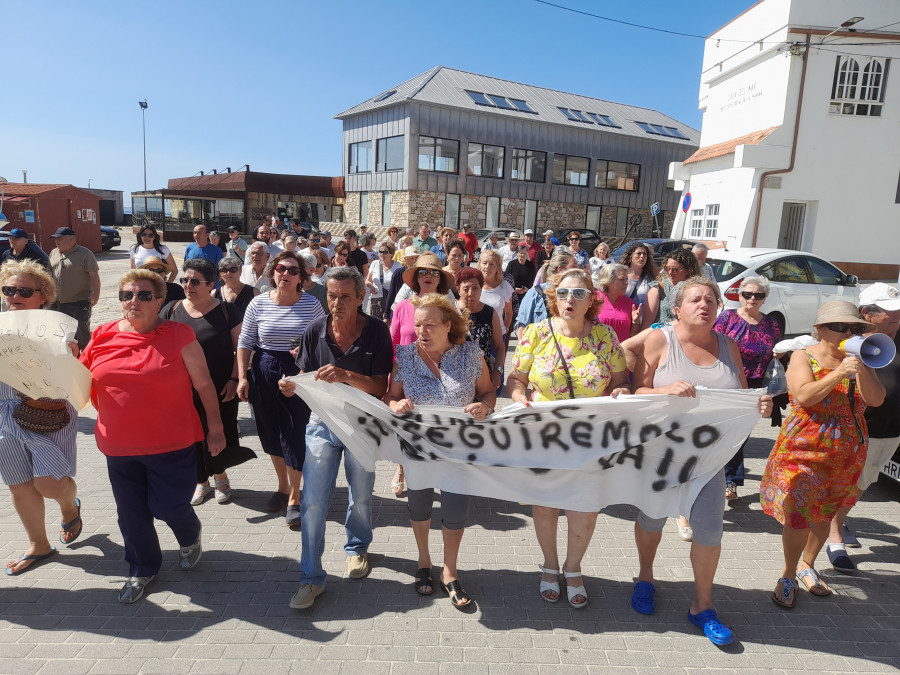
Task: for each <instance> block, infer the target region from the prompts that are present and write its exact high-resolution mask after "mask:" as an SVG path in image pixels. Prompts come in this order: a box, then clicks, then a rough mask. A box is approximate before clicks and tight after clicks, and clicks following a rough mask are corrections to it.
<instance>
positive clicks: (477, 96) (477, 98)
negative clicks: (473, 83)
mask: <svg viewBox="0 0 900 675" xmlns="http://www.w3.org/2000/svg"><path fill="white" fill-rule="evenodd" d="M465 92H466V93H467V94H468V95H469V98H470V99H472V102H473V103H475V104H476V105H483V106H487V107H490V108H502V109H503V110H518V111H519V112H526V113H531V114H533V115H537V111H536V110H534V109H532V108H531V106H529V105H528V103H526V102H525V101H523V100H522V99H520V98H512V97H510V96H499V95H497V94H484V93H482V92H480V91H469V90H468V89H466V90H465Z"/></svg>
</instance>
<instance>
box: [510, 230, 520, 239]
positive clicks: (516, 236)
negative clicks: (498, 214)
mask: <svg viewBox="0 0 900 675" xmlns="http://www.w3.org/2000/svg"><path fill="white" fill-rule="evenodd" d="M506 238H507V239H521V238H522V237H520V236H519V233H518V232H515V231H513V232H510V233H509V235H507V237H506Z"/></svg>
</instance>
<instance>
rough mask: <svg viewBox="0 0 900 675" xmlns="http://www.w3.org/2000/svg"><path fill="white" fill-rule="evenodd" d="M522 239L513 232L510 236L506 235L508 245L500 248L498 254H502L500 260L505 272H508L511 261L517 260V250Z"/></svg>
mask: <svg viewBox="0 0 900 675" xmlns="http://www.w3.org/2000/svg"><path fill="white" fill-rule="evenodd" d="M521 241H522V240H521V238H520V237H519V233H518V232H516V231H515V230H513V231H512V232H510V233H509V234H508V235H506V244H505V245H504V246H501V247H500V250H499V251H497V253H499V254H500V259H501V261H502V264H503V271H504V272H505V271H506V266H507V265H509V263H510V261H512V260H515V258H516V250H517V249H518V248H519V243H520V242H521Z"/></svg>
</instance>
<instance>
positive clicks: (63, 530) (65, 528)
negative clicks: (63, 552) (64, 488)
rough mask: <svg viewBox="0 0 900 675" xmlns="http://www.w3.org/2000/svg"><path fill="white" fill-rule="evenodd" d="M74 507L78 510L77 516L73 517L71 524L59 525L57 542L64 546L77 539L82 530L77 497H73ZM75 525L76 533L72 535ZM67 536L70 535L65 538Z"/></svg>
mask: <svg viewBox="0 0 900 675" xmlns="http://www.w3.org/2000/svg"><path fill="white" fill-rule="evenodd" d="M75 506H76V507H77V508H78V515H77V516H75V517H74V518H73V519H72V521H71V522H68V523H60V524H59V529H60V532H59V540H60V541H61V542H62V543H63V544H65V545H66V546H68V545H69V544H71V543H72V542H73V541H75V540H76V539H78V537H79V536H80V535H81V531H82V530H83V529H84V525H83V524H82V522H81V500H80V499H78V497H75ZM76 525H77V526H78V531H77V532H75V533H74V534H72V530H73V529H74V528H75V526H76ZM69 534H71V535H72V536H71V537H68V538H66V535H69Z"/></svg>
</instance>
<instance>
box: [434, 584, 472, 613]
mask: <svg viewBox="0 0 900 675" xmlns="http://www.w3.org/2000/svg"><path fill="white" fill-rule="evenodd" d="M441 590H442V591H444V593H446V594H447V595H449V596H450V602H451V603H453V606H454V607H456V609H466V608H467V607H468V606H469V605H471V604H472V599H471V598H470V597H469V594H468V593H466V592H465V590H463V587H462V584H460V583H459V579H454V580H453V581H451V582H450V583H449V584H445V583H444V582H443V581H441Z"/></svg>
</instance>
